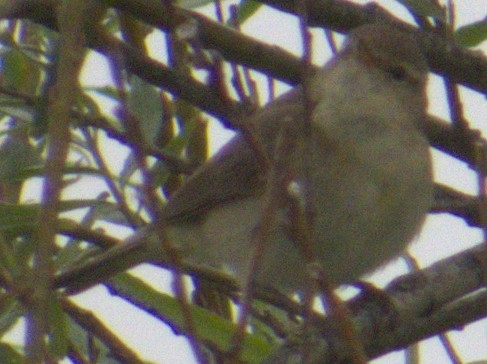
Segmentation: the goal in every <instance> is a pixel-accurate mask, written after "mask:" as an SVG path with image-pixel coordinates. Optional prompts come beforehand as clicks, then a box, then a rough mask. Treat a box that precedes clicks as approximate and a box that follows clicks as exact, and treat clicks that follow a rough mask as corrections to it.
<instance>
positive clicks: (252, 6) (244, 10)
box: [237, 0, 263, 24]
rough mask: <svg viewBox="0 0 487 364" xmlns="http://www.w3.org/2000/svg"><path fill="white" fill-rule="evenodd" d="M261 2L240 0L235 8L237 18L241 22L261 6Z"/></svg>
mask: <svg viewBox="0 0 487 364" xmlns="http://www.w3.org/2000/svg"><path fill="white" fill-rule="evenodd" d="M262 5H263V4H262V3H260V2H258V1H255V0H242V1H241V2H240V4H239V5H238V9H237V20H238V23H239V24H243V23H244V22H245V21H246V20H247V19H249V18H250V17H251V16H252V15H254V14H255V13H256V12H257V10H259V9H260V8H261V7H262Z"/></svg>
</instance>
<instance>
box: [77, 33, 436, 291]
mask: <svg viewBox="0 0 487 364" xmlns="http://www.w3.org/2000/svg"><path fill="white" fill-rule="evenodd" d="M427 73H428V67H427V64H426V61H425V59H424V57H423V55H422V53H421V51H420V49H419V47H418V45H417V43H416V41H415V39H414V37H413V36H411V35H410V34H408V33H406V32H404V31H401V30H400V29H398V28H396V27H394V26H392V25H378V24H372V25H365V26H361V27H358V28H356V29H354V30H353V31H352V32H351V33H350V35H349V37H348V39H347V41H346V43H345V45H344V46H343V48H342V49H341V51H340V52H339V53H338V54H337V55H336V56H335V57H334V58H333V59H331V60H330V61H329V62H328V63H327V64H326V65H325V66H324V67H323V68H322V69H321V70H320V71H318V72H317V73H315V74H313V75H312V76H311V77H310V78H309V79H308V80H307V82H306V92H303V87H302V86H297V87H295V88H294V89H292V90H291V91H289V92H287V93H285V94H284V95H282V96H280V97H279V98H277V99H276V100H274V101H272V102H270V103H269V104H267V105H266V106H264V107H263V108H262V109H260V110H258V111H257V112H255V113H254V114H253V115H252V116H250V118H249V120H247V122H248V123H249V125H252V126H253V128H254V129H255V130H256V137H257V140H258V141H259V142H260V143H261V145H262V146H263V151H264V153H265V156H266V157H267V159H268V160H269V161H270V165H271V167H270V168H269V170H272V165H273V163H275V162H276V160H277V159H278V151H279V143H280V140H281V141H282V138H281V136H282V135H283V131H284V130H285V131H286V132H285V135H287V137H288V140H290V141H291V144H292V148H290V150H287V151H286V158H285V160H284V162H285V166H284V171H286V173H287V172H289V176H290V179H289V181H288V185H287V186H284V187H285V188H284V189H283V190H282V193H283V195H286V194H288V196H283V198H282V199H281V200H280V201H279V203H278V206H277V209H276V211H274V213H275V214H276V215H275V217H276V219H275V224H274V226H272V231H271V232H270V236H269V237H268V238H267V239H266V241H264V242H262V244H264V246H263V253H262V256H261V257H260V259H261V262H262V264H261V265H260V269H259V271H257V272H255V275H254V277H255V280H256V282H257V283H260V284H264V285H267V286H273V287H275V288H277V289H279V290H281V291H282V292H285V293H296V292H301V291H303V290H304V289H305V287H306V285H307V280H309V275H308V273H307V263H308V262H309V259H307V258H305V256H304V254H303V252H302V251H303V249H302V247H300V243H299V242H298V241H297V240H298V238H297V237H296V236H295V235H293V221H291V220H292V217H290V215H291V210H292V208H291V206H290V203H289V201H290V200H292V199H293V198H295V197H292V196H291V195H292V194H293V193H294V192H292V190H293V189H292V188H291V187H293V186H294V187H297V191H298V197H299V196H311V199H306V198H304V199H302V200H303V201H305V202H306V201H309V200H311V202H312V205H313V206H312V208H311V211H312V214H311V215H310V216H311V217H310V219H309V224H308V225H307V228H308V230H307V232H308V233H309V237H310V246H309V248H310V249H309V250H310V253H311V256H312V260H313V261H315V262H318V263H319V264H320V265H321V267H322V269H323V271H324V272H325V274H326V276H327V278H328V279H329V280H330V281H331V282H332V283H333V284H334V285H335V286H337V285H339V284H343V283H350V282H353V281H355V280H357V279H358V278H360V277H361V276H362V275H364V274H365V273H369V272H371V271H373V270H374V269H377V268H378V267H380V266H381V265H383V264H384V263H387V262H388V261H390V260H391V259H392V258H394V257H397V256H398V255H399V254H400V253H401V252H402V251H403V250H404V249H405V247H406V246H407V243H408V242H410V241H411V240H412V239H413V238H414V236H415V234H417V233H418V231H419V229H420V227H421V226H422V224H423V222H424V219H425V216H426V213H427V212H428V209H429V207H430V205H431V203H432V196H433V182H432V167H431V156H430V152H429V145H428V142H427V140H426V137H425V135H424V133H423V131H422V125H423V123H424V120H425V116H426V107H427V98H426V90H425V86H426V79H427ZM305 118H306V119H307V120H306V121H307V122H306V123H305V121H304V119H305ZM284 139H285V138H284ZM268 181H269V172H268V171H267V172H265V171H264V172H263V170H262V168H260V166H259V158H258V156H257V155H256V153H255V150H254V148H252V147H251V146H250V145H249V143H248V142H247V140H246V139H245V138H244V137H243V136H242V135H241V134H237V135H236V136H235V137H234V138H233V139H231V140H230V141H229V142H228V143H227V144H226V145H225V146H224V147H223V148H222V149H221V150H220V151H219V152H218V153H217V154H216V155H214V156H213V157H212V158H210V159H209V160H208V161H207V162H206V163H205V164H203V165H202V166H201V167H200V168H199V169H198V170H197V171H196V172H195V173H194V174H193V175H192V176H191V177H189V178H188V180H187V181H186V183H185V184H184V185H183V186H182V187H181V188H180V189H179V190H178V191H177V192H176V193H175V194H174V195H173V196H172V197H171V198H170V200H169V201H168V203H167V204H166V205H165V206H164V207H163V208H162V215H163V216H164V219H165V221H166V229H165V236H166V237H167V238H168V239H169V241H170V242H171V243H172V244H174V245H175V246H176V247H177V248H178V250H179V251H180V253H181V256H182V257H183V259H184V260H185V261H187V262H190V263H194V264H201V265H204V266H209V267H212V268H217V269H223V270H225V271H226V272H229V273H230V274H231V275H233V276H234V277H235V278H236V280H237V282H238V283H240V284H241V285H243V284H245V282H246V280H247V279H248V277H249V259H250V257H251V256H252V252H253V244H255V241H254V239H253V237H254V234H255V231H256V228H257V227H258V226H259V222H260V220H261V217H262V211H263V208H264V207H265V203H266V201H267V200H266V193H267V192H266V191H268V187H269V184H268ZM298 199H299V198H298ZM153 228H154V226H153V225H149V228H146V229H145V230H144V229H142V231H139V232H137V233H136V234H135V235H134V236H133V237H131V238H129V240H128V242H129V243H128V244H129V245H122V246H120V247H116V248H114V250H113V251H109V252H107V253H105V254H106V257H111V258H110V259H120V256H122V255H123V254H125V256H126V257H127V259H126V263H127V264H125V265H124V264H122V262H120V261H119V262H118V267H119V269H120V270H122V269H126V268H129V267H131V266H133V265H135V264H137V263H140V262H143V261H153V260H155V258H154V254H161V255H163V252H162V249H161V248H159V250H157V249H155V248H154V246H156V245H157V246H160V241H157V239H156V238H155V235H156V234H154V232H152V233H148V231H151V229H153ZM148 234H149V235H150V234H152V235H153V236H152V238H151V237H150V236H148ZM148 240H153V241H152V242H151V244H147V241H148ZM141 241H145V243H144V244H141V243H140V242H141ZM137 244H140V246H141V248H140V249H139V250H138V252H137V253H134V252H135V251H136V250H133V247H136V246H137ZM148 246H151V248H148ZM131 249H132V250H131ZM124 252H125V253H124ZM127 252H129V253H127ZM101 257H103V254H102V255H101ZM117 257H118V258H117ZM100 261H103V259H101V260H100ZM106 261H110V260H109V258H107V260H106ZM99 266H100V265H99V264H97V265H93V266H91V267H89V268H85V270H86V271H87V272H89V271H91V273H90V274H91V275H92V274H98V273H96V269H100V268H97V267H99ZM101 269H103V268H101ZM94 270H95V271H94ZM113 273H114V272H112V273H111V274H113Z"/></svg>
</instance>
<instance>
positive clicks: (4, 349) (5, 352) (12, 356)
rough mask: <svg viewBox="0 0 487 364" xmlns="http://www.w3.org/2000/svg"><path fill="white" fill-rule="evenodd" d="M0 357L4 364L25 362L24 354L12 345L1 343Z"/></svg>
mask: <svg viewBox="0 0 487 364" xmlns="http://www.w3.org/2000/svg"><path fill="white" fill-rule="evenodd" d="M0 358H2V364H22V363H24V358H23V356H22V355H21V354H20V353H19V352H17V351H16V350H15V349H14V348H13V347H12V346H11V345H9V344H6V343H0Z"/></svg>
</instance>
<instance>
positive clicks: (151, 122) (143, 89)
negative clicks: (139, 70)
mask: <svg viewBox="0 0 487 364" xmlns="http://www.w3.org/2000/svg"><path fill="white" fill-rule="evenodd" d="M127 106H128V108H129V110H130V111H131V113H132V114H133V115H134V116H135V117H136V118H137V121H138V122H139V123H140V124H139V127H140V129H141V132H142V134H143V136H144V139H145V140H146V141H147V142H148V143H150V144H152V143H153V142H154V141H155V138H156V137H157V134H158V132H159V130H160V128H161V122H162V100H161V96H160V91H159V90H158V89H157V88H155V87H154V86H152V85H151V84H149V83H148V82H146V81H144V80H142V79H141V78H139V77H137V76H132V77H131V79H130V92H129V94H128V96H127Z"/></svg>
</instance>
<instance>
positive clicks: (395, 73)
mask: <svg viewBox="0 0 487 364" xmlns="http://www.w3.org/2000/svg"><path fill="white" fill-rule="evenodd" d="M389 73H390V74H391V76H392V78H393V79H395V80H397V81H404V80H405V79H406V78H407V77H408V74H407V71H406V70H405V69H404V67H400V66H397V67H391V69H389Z"/></svg>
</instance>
